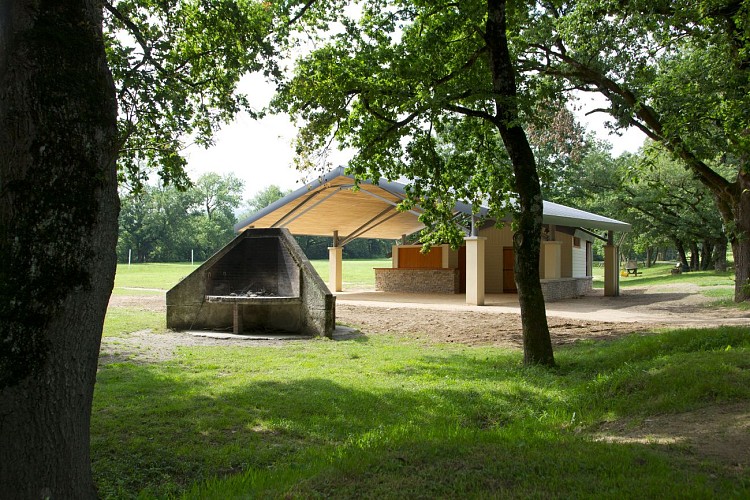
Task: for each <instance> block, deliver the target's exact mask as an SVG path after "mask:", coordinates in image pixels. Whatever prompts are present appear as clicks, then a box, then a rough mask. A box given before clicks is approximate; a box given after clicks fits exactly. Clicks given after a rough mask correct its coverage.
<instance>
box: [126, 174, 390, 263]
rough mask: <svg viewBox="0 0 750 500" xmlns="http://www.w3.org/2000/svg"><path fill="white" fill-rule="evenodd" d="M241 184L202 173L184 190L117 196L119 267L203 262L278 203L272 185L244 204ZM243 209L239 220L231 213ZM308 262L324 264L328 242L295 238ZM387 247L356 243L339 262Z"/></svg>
mask: <svg viewBox="0 0 750 500" xmlns="http://www.w3.org/2000/svg"><path fill="white" fill-rule="evenodd" d="M243 188H244V185H243V182H242V181H241V180H240V179H238V178H237V177H235V176H234V175H233V174H228V175H224V176H222V175H219V174H216V173H207V174H204V175H203V176H201V177H200V178H199V179H198V180H197V181H195V183H193V184H192V185H191V186H190V187H188V188H186V189H182V188H178V187H176V186H174V185H167V186H151V185H143V186H141V187H140V188H139V189H133V190H123V191H122V192H121V193H120V203H121V210H120V221H119V222H120V235H119V239H118V243H117V256H118V261H119V262H128V257H129V256H130V259H131V261H132V262H186V261H189V260H190V259H191V257H193V258H194V259H195V260H196V261H203V260H206V259H207V258H209V257H210V256H211V255H213V254H214V253H215V252H216V251H217V250H219V249H221V248H222V247H223V246H224V245H226V244H227V243H228V242H229V241H230V240H231V239H232V238H234V236H235V233H234V225H235V224H236V223H237V221H238V219H241V218H243V217H246V216H247V215H250V214H252V213H254V212H256V211H258V210H260V209H262V208H264V207H266V206H268V205H270V204H271V203H273V202H274V201H276V200H278V199H280V198H282V197H283V196H285V195H286V194H287V193H288V192H283V191H282V190H281V189H280V188H279V187H278V186H275V185H271V186H268V187H266V188H264V189H263V190H261V191H260V192H259V193H257V194H256V195H255V196H254V197H253V198H252V199H250V200H248V201H247V202H244V203H243V200H242V190H243ZM242 206H244V207H245V208H244V211H243V212H242V215H240V217H239V218H238V217H237V216H236V213H237V212H238V210H239V209H240V207H242ZM296 239H297V241H298V242H299V244H300V246H301V247H302V250H303V251H304V252H305V255H307V257H308V258H309V259H327V258H328V247H329V246H331V238H329V237H323V236H296ZM391 245H392V242H391V241H390V240H382V239H366V238H360V239H356V240H354V241H352V242H351V243H349V244H347V245H346V246H345V247H344V258H347V259H372V258H382V257H387V256H389V255H390V252H391Z"/></svg>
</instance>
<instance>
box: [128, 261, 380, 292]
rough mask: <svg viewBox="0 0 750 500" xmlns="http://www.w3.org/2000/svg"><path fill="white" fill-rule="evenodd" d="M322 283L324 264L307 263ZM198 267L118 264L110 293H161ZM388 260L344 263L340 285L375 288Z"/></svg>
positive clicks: (326, 264)
mask: <svg viewBox="0 0 750 500" xmlns="http://www.w3.org/2000/svg"><path fill="white" fill-rule="evenodd" d="M310 262H311V263H312V265H313V267H314V268H315V270H316V271H317V272H318V274H319V275H320V277H321V278H322V279H323V281H326V282H327V281H328V260H311V261H310ZM199 265H200V264H199V263H197V264H195V265H191V264H189V263H187V264H186V263H155V264H132V265H130V266H128V265H127V264H119V265H118V266H117V274H116V276H115V288H114V293H115V294H117V295H137V294H155V293H163V292H164V291H166V290H169V289H170V288H172V287H173V286H174V285H176V284H177V283H178V282H179V281H180V280H181V279H182V278H184V277H185V276H187V275H188V274H190V273H191V272H193V271H194V270H195V269H196V268H197V267H198V266H199ZM390 266H391V259H371V260H358V259H345V260H344V262H343V263H342V267H343V273H344V285H345V286H346V285H349V286H358V287H373V288H374V287H375V272H374V271H373V268H375V267H390Z"/></svg>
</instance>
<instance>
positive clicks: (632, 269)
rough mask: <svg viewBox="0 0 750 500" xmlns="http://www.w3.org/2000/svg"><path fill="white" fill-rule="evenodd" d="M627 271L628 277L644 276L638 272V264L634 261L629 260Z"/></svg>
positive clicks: (626, 266) (626, 265)
mask: <svg viewBox="0 0 750 500" xmlns="http://www.w3.org/2000/svg"><path fill="white" fill-rule="evenodd" d="M625 271H627V273H628V276H639V275H641V274H643V273H639V272H638V262H636V261H634V260H629V261H628V262H627V264H625Z"/></svg>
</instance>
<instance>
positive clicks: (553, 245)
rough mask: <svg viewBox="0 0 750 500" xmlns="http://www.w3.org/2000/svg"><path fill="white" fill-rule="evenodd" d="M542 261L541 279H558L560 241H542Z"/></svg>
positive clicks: (560, 272)
mask: <svg viewBox="0 0 750 500" xmlns="http://www.w3.org/2000/svg"><path fill="white" fill-rule="evenodd" d="M542 262H544V274H542V279H545V280H556V279H560V276H561V275H562V241H543V242H542Z"/></svg>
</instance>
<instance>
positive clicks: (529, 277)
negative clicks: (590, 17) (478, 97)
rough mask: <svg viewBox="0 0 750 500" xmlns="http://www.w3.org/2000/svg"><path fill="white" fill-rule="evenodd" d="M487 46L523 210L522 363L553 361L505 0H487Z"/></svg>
mask: <svg viewBox="0 0 750 500" xmlns="http://www.w3.org/2000/svg"><path fill="white" fill-rule="evenodd" d="M487 7H488V9H487V10H488V17H487V26H486V29H487V33H486V39H487V47H488V49H489V55H490V68H491V71H492V87H493V90H494V91H495V93H496V95H497V96H498V97H497V98H496V101H495V102H496V109H497V120H496V121H495V125H496V126H497V128H498V130H499V131H500V135H501V137H502V139H503V144H504V145H505V148H506V149H507V151H508V156H509V157H510V160H511V163H512V164H513V174H514V180H515V188H516V192H517V193H518V202H519V204H520V213H519V214H518V216H517V223H518V229H517V231H516V234H515V236H514V239H513V248H514V250H515V266H514V269H515V279H516V286H517V287H518V301H519V303H520V306H521V324H522V329H523V351H524V363H526V364H543V365H549V366H553V365H554V364H555V358H554V355H553V352H552V341H551V339H550V334H549V327H548V325H547V311H546V308H545V305H544V296H543V295H542V285H541V283H540V281H539V250H540V246H541V240H540V238H541V234H542V210H543V202H542V190H541V187H540V185H539V176H538V174H537V170H536V162H535V160H534V154H533V153H532V151H531V147H530V146H529V142H528V140H527V138H526V133H525V132H524V130H523V129H522V128H521V127H520V126H519V125H518V119H519V116H518V109H517V105H516V103H515V100H516V83H515V71H514V68H513V64H512V61H511V58H510V51H509V50H508V39H507V36H506V12H505V0H488V2H487Z"/></svg>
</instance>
